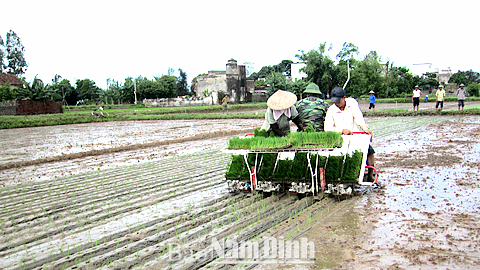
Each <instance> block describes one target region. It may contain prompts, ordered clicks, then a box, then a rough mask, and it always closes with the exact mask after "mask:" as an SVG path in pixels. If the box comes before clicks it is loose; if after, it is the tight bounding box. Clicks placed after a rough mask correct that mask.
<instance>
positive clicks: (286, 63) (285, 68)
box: [273, 60, 293, 76]
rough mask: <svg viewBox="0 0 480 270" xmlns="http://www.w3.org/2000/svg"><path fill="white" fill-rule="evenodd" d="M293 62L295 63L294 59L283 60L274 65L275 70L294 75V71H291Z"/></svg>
mask: <svg viewBox="0 0 480 270" xmlns="http://www.w3.org/2000/svg"><path fill="white" fill-rule="evenodd" d="M292 63H293V61H292V60H282V61H281V62H280V63H278V64H277V65H275V66H273V70H274V71H275V72H279V73H282V74H285V75H287V76H291V75H292V72H291V67H292Z"/></svg>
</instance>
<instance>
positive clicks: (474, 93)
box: [467, 82, 480, 97]
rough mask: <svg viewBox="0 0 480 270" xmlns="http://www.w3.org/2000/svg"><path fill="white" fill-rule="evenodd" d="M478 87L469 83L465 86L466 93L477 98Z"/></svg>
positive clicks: (476, 84)
mask: <svg viewBox="0 0 480 270" xmlns="http://www.w3.org/2000/svg"><path fill="white" fill-rule="evenodd" d="M479 90H480V85H479V84H478V83H474V82H472V83H469V84H468V85H467V92H468V94H469V95H471V96H475V97H478V96H479Z"/></svg>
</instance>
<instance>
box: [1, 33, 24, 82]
mask: <svg viewBox="0 0 480 270" xmlns="http://www.w3.org/2000/svg"><path fill="white" fill-rule="evenodd" d="M6 48H7V54H6V57H7V62H8V64H7V72H8V73H12V74H15V75H22V74H25V72H26V71H27V67H28V63H27V61H26V60H25V57H24V55H23V53H24V52H25V48H24V47H23V45H22V40H21V39H20V37H18V36H17V34H16V33H15V32H14V31H13V30H10V31H8V33H7V42H6Z"/></svg>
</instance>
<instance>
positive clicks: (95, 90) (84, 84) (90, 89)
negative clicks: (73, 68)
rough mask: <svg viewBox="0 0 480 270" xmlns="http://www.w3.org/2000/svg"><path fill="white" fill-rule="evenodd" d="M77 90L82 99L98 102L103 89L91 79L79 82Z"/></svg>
mask: <svg viewBox="0 0 480 270" xmlns="http://www.w3.org/2000/svg"><path fill="white" fill-rule="evenodd" d="M76 90H77V91H78V93H79V98H80V99H87V100H98V99H99V97H100V91H101V89H100V88H99V87H98V86H96V85H95V82H94V81H92V80H90V79H83V80H77V82H76Z"/></svg>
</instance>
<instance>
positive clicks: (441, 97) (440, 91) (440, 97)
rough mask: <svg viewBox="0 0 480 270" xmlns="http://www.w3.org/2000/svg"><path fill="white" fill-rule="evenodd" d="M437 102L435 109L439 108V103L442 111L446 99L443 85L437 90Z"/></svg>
mask: <svg viewBox="0 0 480 270" xmlns="http://www.w3.org/2000/svg"><path fill="white" fill-rule="evenodd" d="M435 95H436V97H437V103H436V104H435V111H437V110H438V105H440V111H443V102H444V101H445V90H444V89H443V85H441V84H440V85H439V86H438V90H437V92H436V94H435Z"/></svg>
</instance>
